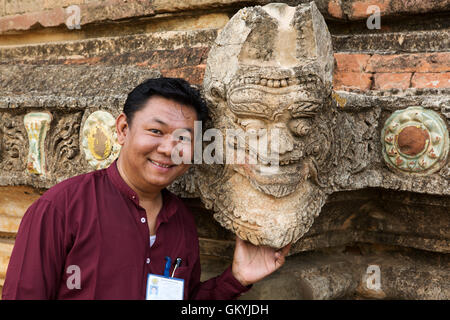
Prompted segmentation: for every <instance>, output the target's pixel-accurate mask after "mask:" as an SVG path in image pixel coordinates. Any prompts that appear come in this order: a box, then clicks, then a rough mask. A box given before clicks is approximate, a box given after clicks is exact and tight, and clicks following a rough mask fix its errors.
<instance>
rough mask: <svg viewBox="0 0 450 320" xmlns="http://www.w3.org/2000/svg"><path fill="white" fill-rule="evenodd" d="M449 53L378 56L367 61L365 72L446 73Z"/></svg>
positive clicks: (448, 69) (449, 57)
mask: <svg viewBox="0 0 450 320" xmlns="http://www.w3.org/2000/svg"><path fill="white" fill-rule="evenodd" d="M446 71H450V52H435V53H417V54H398V55H379V54H374V55H373V56H372V58H370V59H369V61H368V63H367V67H366V72H446Z"/></svg>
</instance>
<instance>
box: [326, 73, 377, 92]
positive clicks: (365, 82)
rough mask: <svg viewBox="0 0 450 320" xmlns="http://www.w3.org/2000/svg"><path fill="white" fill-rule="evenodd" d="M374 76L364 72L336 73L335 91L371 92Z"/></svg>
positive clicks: (334, 79)
mask: <svg viewBox="0 0 450 320" xmlns="http://www.w3.org/2000/svg"><path fill="white" fill-rule="evenodd" d="M371 86H372V74H370V73H363V72H336V73H335V74H334V77H333V87H334V89H335V90H349V89H359V90H362V91H367V90H370V87H371Z"/></svg>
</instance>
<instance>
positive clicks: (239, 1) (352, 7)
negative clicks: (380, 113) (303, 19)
mask: <svg viewBox="0 0 450 320" xmlns="http://www.w3.org/2000/svg"><path fill="white" fill-rule="evenodd" d="M21 2H22V5H21V3H20V2H15V3H14V2H13V4H10V3H7V4H4V5H3V8H1V7H0V14H2V15H3V16H2V17H0V33H6V32H11V31H20V30H30V29H33V28H36V27H37V26H40V27H43V28H48V27H56V26H62V25H64V24H65V23H66V20H67V19H68V18H69V15H70V14H68V13H66V12H65V8H66V7H68V6H69V5H78V6H79V8H80V16H81V21H80V25H81V26H83V25H87V24H91V23H110V22H111V21H119V20H123V19H130V18H139V17H145V16H155V15H164V14H167V13H169V14H179V13H181V12H186V11H187V12H189V11H197V12H198V11H201V10H211V9H213V10H214V9H218V8H219V9H220V8H222V9H223V8H242V7H244V6H253V5H265V4H267V3H270V2H272V1H270V0H253V1H252V0H187V1H174V0H169V1H167V0H140V1H131V0H130V1H127V2H124V1H122V0H105V1H89V2H86V1H71V2H70V3H69V2H67V1H50V0H49V1H46V4H44V6H43V7H42V6H36V5H35V4H33V3H32V2H31V3H28V2H26V3H24V2H25V1H21ZM280 2H285V3H288V4H290V5H296V4H300V3H304V2H309V1H308V0H298V1H280ZM315 2H316V4H317V7H318V8H319V10H320V11H321V13H322V14H323V15H324V16H325V17H327V18H331V19H336V20H343V21H348V20H364V19H366V18H367V17H368V16H370V15H371V12H369V13H368V11H367V9H368V7H369V6H371V5H376V6H378V7H379V9H380V14H381V16H383V17H384V16H396V15H414V14H423V13H429V12H440V11H446V10H450V0H442V1H439V0H438V1H436V0H416V1H410V0H315ZM42 8H43V9H44V10H42Z"/></svg>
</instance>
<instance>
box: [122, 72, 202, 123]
mask: <svg viewBox="0 0 450 320" xmlns="http://www.w3.org/2000/svg"><path fill="white" fill-rule="evenodd" d="M152 96H161V97H164V98H166V99H171V100H174V101H176V102H178V103H181V104H184V105H187V106H191V107H193V108H194V109H195V111H196V113H197V120H198V121H204V120H206V119H207V118H208V108H207V106H206V102H205V101H204V100H203V98H202V97H201V95H200V92H199V91H198V90H197V89H196V88H194V87H193V86H191V85H190V84H189V82H187V81H186V80H184V79H181V78H166V77H161V78H154V79H147V80H145V81H144V82H142V83H141V84H140V85H138V86H137V87H136V88H134V89H133V90H132V91H131V92H130V93H129V94H128V97H127V100H126V101H125V105H124V106H123V113H125V115H126V116H127V122H128V125H129V126H131V122H132V121H133V117H134V114H135V113H136V112H137V111H139V110H141V109H142V108H143V107H144V106H145V104H146V103H147V101H148V100H149V99H150V98H151V97H152Z"/></svg>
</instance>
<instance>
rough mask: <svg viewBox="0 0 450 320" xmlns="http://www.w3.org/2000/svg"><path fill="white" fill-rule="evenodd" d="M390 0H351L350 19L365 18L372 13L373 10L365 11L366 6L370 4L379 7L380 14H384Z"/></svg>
mask: <svg viewBox="0 0 450 320" xmlns="http://www.w3.org/2000/svg"><path fill="white" fill-rule="evenodd" d="M390 2H391V0H360V1H353V2H352V11H351V14H350V16H349V18H350V19H351V20H356V19H362V18H367V17H368V16H370V15H372V14H373V12H371V11H369V13H367V8H369V7H370V6H378V7H379V8H380V15H384V14H385V13H386V12H389V5H390Z"/></svg>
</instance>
